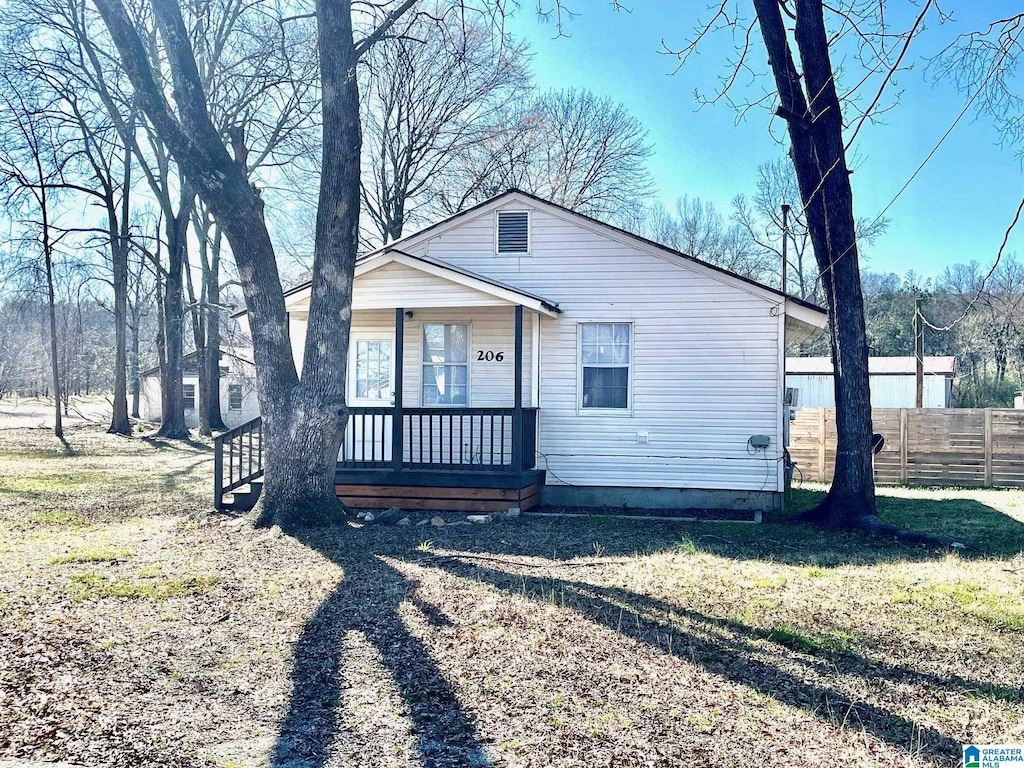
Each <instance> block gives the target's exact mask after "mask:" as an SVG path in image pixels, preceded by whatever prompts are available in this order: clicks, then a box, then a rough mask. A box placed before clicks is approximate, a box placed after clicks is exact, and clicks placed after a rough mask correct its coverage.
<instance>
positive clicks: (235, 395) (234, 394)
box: [228, 384, 242, 411]
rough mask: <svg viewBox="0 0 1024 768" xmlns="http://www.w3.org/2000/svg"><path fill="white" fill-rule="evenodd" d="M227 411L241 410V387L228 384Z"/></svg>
mask: <svg viewBox="0 0 1024 768" xmlns="http://www.w3.org/2000/svg"><path fill="white" fill-rule="evenodd" d="M228 410H229V411H240V410H242V385H241V384H228Z"/></svg>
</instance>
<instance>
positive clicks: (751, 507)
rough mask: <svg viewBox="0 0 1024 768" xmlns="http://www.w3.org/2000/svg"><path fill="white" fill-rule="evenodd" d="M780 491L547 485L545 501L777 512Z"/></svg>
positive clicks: (546, 503)
mask: <svg viewBox="0 0 1024 768" xmlns="http://www.w3.org/2000/svg"><path fill="white" fill-rule="evenodd" d="M782 501H783V497H782V494H781V493H778V492H776V491H721V490H706V489H700V488H613V487H606V486H570V485H545V486H543V488H542V489H541V504H543V505H544V506H553V507H580V508H590V509H607V510H608V511H609V512H612V513H614V511H615V510H616V509H629V510H635V509H658V510H666V509H678V510H686V509H700V510H714V509H721V510H730V511H741V512H774V511H778V510H781V509H782Z"/></svg>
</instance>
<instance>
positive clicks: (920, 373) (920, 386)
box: [914, 298, 924, 408]
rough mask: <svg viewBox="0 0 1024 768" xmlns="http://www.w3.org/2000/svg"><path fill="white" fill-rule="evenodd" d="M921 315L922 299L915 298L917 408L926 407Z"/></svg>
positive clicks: (915, 401)
mask: <svg viewBox="0 0 1024 768" xmlns="http://www.w3.org/2000/svg"><path fill="white" fill-rule="evenodd" d="M922 319H923V318H922V316H921V299H920V298H917V299H914V362H915V363H916V364H917V369H916V370H917V392H916V395H915V400H914V403H915V406H914V407H916V408H924V323H923V322H921V321H922Z"/></svg>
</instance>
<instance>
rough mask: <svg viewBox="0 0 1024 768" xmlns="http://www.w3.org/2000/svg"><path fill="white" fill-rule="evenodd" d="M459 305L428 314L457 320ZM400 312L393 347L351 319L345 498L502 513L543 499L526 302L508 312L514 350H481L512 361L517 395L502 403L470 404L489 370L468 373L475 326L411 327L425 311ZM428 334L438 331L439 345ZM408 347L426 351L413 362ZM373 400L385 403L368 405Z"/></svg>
mask: <svg viewBox="0 0 1024 768" xmlns="http://www.w3.org/2000/svg"><path fill="white" fill-rule="evenodd" d="M455 309H456V308H454V307H453V308H434V311H433V313H432V314H431V315H430V317H431V318H432V320H437V319H450V318H451V317H456V318H459V317H460V315H459V313H457V312H455V311H454V310H455ZM393 311H394V329H393V331H394V336H393V338H394V339H395V340H396V342H395V343H394V344H389V343H388V340H387V339H386V338H381V339H378V340H376V341H374V340H372V339H369V338H366V339H361V338H360V336H361V335H362V334H361V333H360V332H359V330H358V324H355V323H354V331H353V342H352V346H353V349H352V356H351V357H352V360H351V367H350V379H351V385H350V398H349V401H350V402H353V403H357V404H355V405H352V406H350V409H349V419H348V426H347V428H346V431H345V437H344V440H343V442H342V446H341V450H340V452H339V454H338V467H337V472H336V474H335V483H336V488H337V492H338V496H339V498H341V499H342V500H343V501H344V502H345V503H346V504H348V505H349V506H351V507H354V508H367V509H383V508H387V507H392V506H397V507H401V508H408V509H438V510H442V509H444V510H466V511H504V510H506V509H508V508H511V507H519V508H520V509H530V508H532V507H534V506H536V505H537V504H539V502H540V486H541V485H543V482H544V472H543V471H539V470H537V469H536V463H537V461H536V457H537V452H536V450H537V419H538V411H539V409H538V408H536V407H530V406H527V405H525V404H524V395H523V380H524V374H525V370H524V369H525V357H524V346H525V345H524V307H523V306H522V305H521V304H516V305H514V308H513V312H512V313H511V314H512V328H511V334H509V336H510V338H511V340H512V345H511V346H512V349H510V350H507V351H506V350H502V349H499V350H494V349H487V350H484V349H482V348H481V349H477V350H476V352H477V354H478V356H479V357H480V362H481V363H487V362H497V363H500V362H504V361H505V358H506V355H507V357H508V358H511V371H506V372H505V373H504V375H505V376H507V375H508V374H509V373H510V374H511V379H512V387H511V390H512V391H511V395H512V397H511V402H510V403H509V404H508V405H507V406H504V407H499V406H494V405H488V406H476V405H472V404H471V403H472V402H473V401H474V398H473V388H471V387H470V382H471V378H479V377H481V376H483V375H485V373H484V370H485V369H481V368H480V367H478V368H477V371H476V376H475V377H471V375H470V374H471V371H472V369H473V366H472V360H471V358H472V357H473V354H472V352H473V351H474V347H473V346H472V345H471V344H470V342H469V334H468V333H463V328H466V329H468V327H469V324H448V325H445V324H443V323H437V322H427V323H420V324H419V327H418V328H415V329H411V331H412V332H411V333H409V332H407V321H408V320H410V319H412V318H416V317H417V314H423V312H424V310H423V308H422V307H419V306H418V307H417V308H416V309H415V310H409V309H406V308H405V307H395V308H394V310H393ZM478 311H479V310H478ZM442 328H443V329H444V331H443V332H442V330H441V329H442ZM453 329H454V331H453ZM377 335H378V336H379V335H380V334H377ZM431 336H437V337H438V341H437V342H436V344H435V343H434V339H432V338H431ZM410 337H412V339H413V340H415V342H413V341H411V340H410ZM451 337H454V338H451ZM399 340H400V341H399ZM407 347H410V348H415V349H417V350H418V351H419V350H422V351H421V352H420V353H419V354H418V355H417V359H416V360H413V361H410V362H411V364H410V365H407V363H406V348H407ZM495 358H497V360H495ZM502 367H503V368H507V367H508V366H502ZM409 369H412V371H410V370H409ZM486 375H488V376H494V375H498V376H501V375H502V371H501V370H500V369H498V370H494V371H493V373H487V374H486ZM407 379H409V380H411V381H416V382H417V384H416V388H417V391H416V392H413V393H407V392H406V391H405V390H406V380H407ZM476 383H477V384H478V386H479V388H480V389H481V391H484V392H488V393H493V392H495V391H496V390H499V391H500V389H501V387H496V386H495V385H494V382H489V381H480V382H476ZM485 385H489V386H486V388H485ZM485 397H486V399H489V400H491V401H492V402H493V400H494V399H495V398H494V396H493V394H491V395H490V396H489V397H488V396H487V395H485ZM375 399H376V400H378V401H382V402H386V403H387V404H386V405H385V404H374V405H366V404H365V403H367V402H372V401H373V400H375ZM481 399H482V398H481ZM424 402H429V403H430V404H424ZM409 403H416V404H415V405H409Z"/></svg>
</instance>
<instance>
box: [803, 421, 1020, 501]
mask: <svg viewBox="0 0 1024 768" xmlns="http://www.w3.org/2000/svg"><path fill="white" fill-rule="evenodd" d="M871 423H872V428H873V430H874V431H875V432H876V433H879V434H881V435H882V436H883V437H884V438H885V445H884V447H883V448H882V450H881V452H879V453H878V454H877V455H876V456H875V482H876V483H878V484H879V485H937V486H942V485H946V486H977V487H988V488H993V487H1013V488H1022V487H1024V411H1018V410H1008V409H994V408H984V409H982V408H921V409H919V408H874V409H872V411H871ZM789 454H790V456H791V457H792V459H793V461H794V462H796V465H797V467H798V469H799V473H798V476H799V477H802V478H803V479H804V480H809V481H813V482H830V481H831V480H832V474H833V473H834V472H835V464H836V416H835V409H834V408H800V409H799V410H797V412H796V419H795V420H794V421H792V422H791V423H790V437H789Z"/></svg>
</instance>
